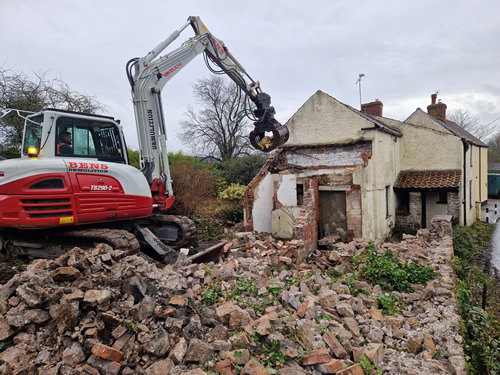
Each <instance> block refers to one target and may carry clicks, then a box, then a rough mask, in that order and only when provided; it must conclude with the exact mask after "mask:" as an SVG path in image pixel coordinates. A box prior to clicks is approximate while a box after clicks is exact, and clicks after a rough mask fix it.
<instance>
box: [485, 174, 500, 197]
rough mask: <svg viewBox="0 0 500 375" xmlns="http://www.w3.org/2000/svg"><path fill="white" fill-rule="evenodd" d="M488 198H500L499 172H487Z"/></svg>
mask: <svg viewBox="0 0 500 375" xmlns="http://www.w3.org/2000/svg"><path fill="white" fill-rule="evenodd" d="M488 198H500V173H488Z"/></svg>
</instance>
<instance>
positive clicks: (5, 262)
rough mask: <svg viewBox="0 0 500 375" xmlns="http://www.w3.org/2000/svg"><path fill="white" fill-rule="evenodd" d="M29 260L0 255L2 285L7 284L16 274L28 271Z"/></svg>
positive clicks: (0, 279)
mask: <svg viewBox="0 0 500 375" xmlns="http://www.w3.org/2000/svg"><path fill="white" fill-rule="evenodd" d="M27 266H28V261H27V260H22V259H19V258H15V257H10V256H6V255H3V254H0V284H5V283H6V282H7V281H9V280H10V279H11V278H12V276H14V275H15V274H18V273H21V272H23V271H24V270H26V267H27Z"/></svg>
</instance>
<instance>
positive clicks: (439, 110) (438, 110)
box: [427, 94, 447, 123]
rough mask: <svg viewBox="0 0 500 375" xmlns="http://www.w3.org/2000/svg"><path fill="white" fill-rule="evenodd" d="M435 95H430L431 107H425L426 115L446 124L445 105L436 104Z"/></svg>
mask: <svg viewBox="0 0 500 375" xmlns="http://www.w3.org/2000/svg"><path fill="white" fill-rule="evenodd" d="M436 99H437V94H432V95H431V105H428V106H427V113H428V114H429V116H432V117H434V118H435V119H436V120H439V121H442V122H444V123H446V108H447V106H446V104H444V103H441V102H438V103H436Z"/></svg>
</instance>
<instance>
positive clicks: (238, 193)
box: [216, 184, 245, 223]
mask: <svg viewBox="0 0 500 375" xmlns="http://www.w3.org/2000/svg"><path fill="white" fill-rule="evenodd" d="M244 197H245V186H243V185H240V184H231V185H229V186H227V187H226V188H225V189H224V190H223V191H221V192H220V193H219V197H218V200H219V202H220V206H219V208H218V209H217V215H216V216H217V218H219V219H220V220H224V221H232V222H235V223H238V222H240V221H242V220H243V206H244Z"/></svg>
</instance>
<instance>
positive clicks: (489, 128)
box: [447, 109, 495, 142]
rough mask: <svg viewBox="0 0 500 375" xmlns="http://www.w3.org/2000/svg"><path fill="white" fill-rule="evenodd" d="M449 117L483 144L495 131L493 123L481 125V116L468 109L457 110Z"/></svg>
mask: <svg viewBox="0 0 500 375" xmlns="http://www.w3.org/2000/svg"><path fill="white" fill-rule="evenodd" d="M447 117H448V119H449V120H451V121H453V122H454V123H456V124H457V125H458V126H460V127H461V128H463V129H465V130H467V131H468V132H469V133H471V134H472V135H473V136H475V137H476V138H479V139H480V140H481V141H483V142H484V141H486V140H487V139H488V138H489V137H490V136H491V134H492V133H494V131H495V124H494V123H493V122H492V123H489V124H486V125H484V124H481V121H480V119H479V116H477V115H474V114H472V113H471V112H470V111H469V110H468V109H466V110H462V109H456V110H454V111H451V112H450V114H449V115H448V116H447Z"/></svg>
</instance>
